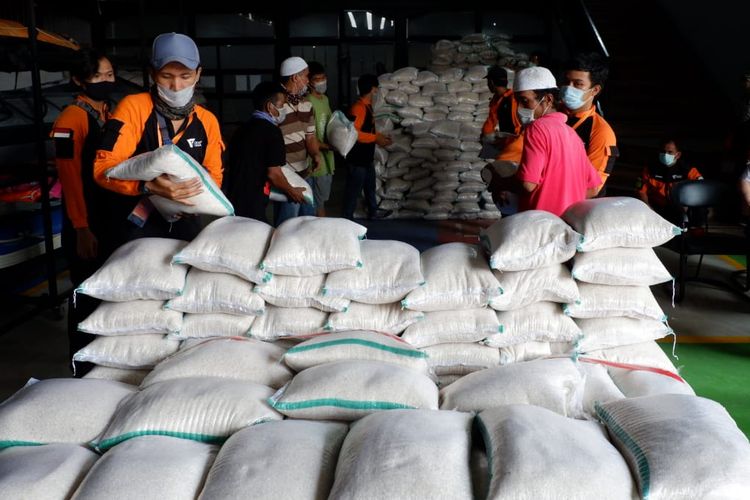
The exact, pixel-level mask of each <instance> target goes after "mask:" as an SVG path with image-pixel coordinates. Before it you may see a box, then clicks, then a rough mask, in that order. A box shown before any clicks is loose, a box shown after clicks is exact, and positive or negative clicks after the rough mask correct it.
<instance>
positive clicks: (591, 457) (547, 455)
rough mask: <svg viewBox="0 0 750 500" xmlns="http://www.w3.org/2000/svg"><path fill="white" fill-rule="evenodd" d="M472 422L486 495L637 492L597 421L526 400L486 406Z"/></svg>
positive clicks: (621, 495)
mask: <svg viewBox="0 0 750 500" xmlns="http://www.w3.org/2000/svg"><path fill="white" fill-rule="evenodd" d="M477 421H478V425H479V428H480V430H481V434H482V437H483V438H484V441H485V446H486V448H487V456H488V462H489V464H490V467H489V469H490V470H489V478H490V486H489V494H488V496H487V498H508V499H527V498H562V497H564V498H608V499H612V500H614V499H622V500H630V499H632V498H635V497H636V496H637V495H636V485H635V483H634V482H633V479H632V477H631V476H630V471H629V470H628V466H627V464H626V463H625V460H623V458H622V456H621V455H620V453H618V451H617V449H616V448H615V447H614V446H612V444H611V443H610V442H609V441H608V440H607V434H606V431H605V430H604V429H603V427H602V426H601V425H600V424H598V423H597V422H591V421H582V420H574V419H571V418H565V417H562V416H560V415H558V414H556V413H554V412H551V411H549V410H547V409H545V408H539V407H537V406H529V405H511V406H503V407H500V408H492V409H489V410H486V411H483V412H482V413H480V414H479V416H478V417H477ZM531 422H533V425H529V424H530V423H531ZM552 471H554V473H553V472H552ZM563 492H564V493H563Z"/></svg>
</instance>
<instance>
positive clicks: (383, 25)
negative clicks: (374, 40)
mask: <svg viewBox="0 0 750 500" xmlns="http://www.w3.org/2000/svg"><path fill="white" fill-rule="evenodd" d="M383 28H385V18H384V17H381V18H380V31H383Z"/></svg>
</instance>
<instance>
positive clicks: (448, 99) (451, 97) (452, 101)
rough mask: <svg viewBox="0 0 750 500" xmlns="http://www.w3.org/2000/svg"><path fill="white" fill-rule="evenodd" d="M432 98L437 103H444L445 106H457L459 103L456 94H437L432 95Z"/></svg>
mask: <svg viewBox="0 0 750 500" xmlns="http://www.w3.org/2000/svg"><path fill="white" fill-rule="evenodd" d="M432 100H433V101H434V102H435V104H443V105H445V106H455V105H456V104H458V97H457V96H456V94H435V95H434V96H432Z"/></svg>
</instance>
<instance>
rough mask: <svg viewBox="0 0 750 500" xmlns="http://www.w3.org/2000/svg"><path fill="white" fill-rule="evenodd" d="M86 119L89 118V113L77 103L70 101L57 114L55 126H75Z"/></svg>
mask: <svg viewBox="0 0 750 500" xmlns="http://www.w3.org/2000/svg"><path fill="white" fill-rule="evenodd" d="M84 119H86V120H88V113H86V111H85V110H84V109H83V108H81V107H80V106H76V104H75V103H70V104H68V105H67V106H65V107H64V108H63V110H62V111H60V114H59V115H57V119H56V120H55V127H73V126H74V125H77V124H78V123H80V122H82V121H84Z"/></svg>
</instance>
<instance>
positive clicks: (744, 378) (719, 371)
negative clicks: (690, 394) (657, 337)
mask: <svg viewBox="0 0 750 500" xmlns="http://www.w3.org/2000/svg"><path fill="white" fill-rule="evenodd" d="M660 346H661V348H662V349H664V351H665V352H666V353H667V354H668V355H670V356H671V352H672V344H660ZM677 355H678V356H679V357H680V359H679V360H675V359H673V360H672V361H673V362H674V364H675V366H677V367H681V370H680V375H682V377H683V378H684V379H685V380H687V382H688V383H689V384H690V385H691V386H692V387H693V389H694V390H695V392H696V394H698V395H699V396H703V397H706V398H709V399H713V400H714V401H717V402H719V403H721V404H722V405H724V407H726V409H727V411H729V414H730V415H732V418H734V420H735V421H736V422H737V425H738V426H739V428H740V429H742V431H743V432H744V433H745V435H746V436H749V437H750V389H748V387H749V384H748V381H749V380H750V344H678V346H677Z"/></svg>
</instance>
